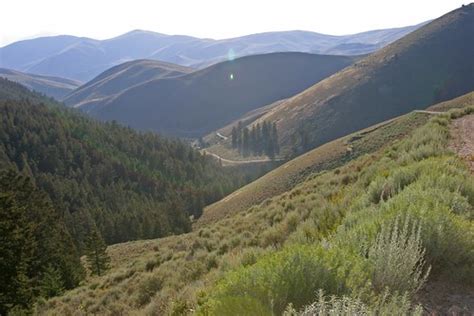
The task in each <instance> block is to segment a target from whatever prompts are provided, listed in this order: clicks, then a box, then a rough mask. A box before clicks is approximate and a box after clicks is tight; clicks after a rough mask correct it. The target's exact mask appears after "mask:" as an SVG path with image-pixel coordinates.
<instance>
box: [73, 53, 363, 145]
mask: <svg viewBox="0 0 474 316" xmlns="http://www.w3.org/2000/svg"><path fill="white" fill-rule="evenodd" d="M353 61H354V57H345V56H326V55H313V54H304V53H274V54H266V55H256V56H248V57H243V58H239V59H236V60H233V61H227V62H223V63H220V64H216V65H213V66H210V67H208V68H205V69H202V70H200V71H196V72H193V73H190V74H188V75H184V76H180V77H176V78H167V79H157V80H152V81H148V82H146V83H143V84H141V85H138V86H135V87H132V88H130V89H127V90H125V91H123V92H122V93H120V94H119V95H117V96H115V97H114V98H111V99H109V100H106V102H104V103H95V104H94V106H93V107H92V108H88V107H87V106H85V111H86V112H87V113H89V114H91V115H92V116H94V117H97V118H99V119H101V120H117V121H119V122H122V123H124V124H126V125H129V126H131V127H134V128H137V129H141V130H153V131H156V132H159V133H162V134H167V135H175V136H184V137H198V136H203V135H205V134H206V133H209V132H210V131H213V130H216V129H217V128H219V127H222V126H224V125H226V124H227V123H229V122H231V121H233V120H234V119H236V118H238V117H240V116H241V115H242V114H244V113H246V112H248V111H251V110H254V109H256V108H259V107H261V106H264V105H267V104H270V103H272V102H274V101H277V100H280V99H284V98H287V97H289V96H291V95H294V94H296V93H298V92H300V91H302V90H304V89H305V88H307V87H309V86H311V85H313V84H314V83H316V82H318V81H320V80H322V79H324V78H326V77H327V76H329V75H331V74H333V73H335V72H337V71H339V70H340V69H342V68H344V67H346V66H348V65H350V64H351V63H352V62H353ZM79 102H80V101H79ZM79 108H81V107H79Z"/></svg>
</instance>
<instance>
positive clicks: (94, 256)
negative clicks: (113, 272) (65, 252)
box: [86, 229, 110, 276]
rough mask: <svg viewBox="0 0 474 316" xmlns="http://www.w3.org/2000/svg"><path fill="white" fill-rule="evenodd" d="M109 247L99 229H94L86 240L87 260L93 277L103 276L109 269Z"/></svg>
mask: <svg viewBox="0 0 474 316" xmlns="http://www.w3.org/2000/svg"><path fill="white" fill-rule="evenodd" d="M106 250H107V245H106V244H105V242H104V240H103V239H102V236H101V235H100V233H99V231H98V230H97V229H92V232H91V233H90V235H89V237H88V238H87V240H86V258H87V263H88V265H89V269H90V271H91V274H92V275H98V276H101V275H103V274H104V273H105V271H106V270H107V269H108V268H109V262H110V257H109V256H108V255H107V252H106Z"/></svg>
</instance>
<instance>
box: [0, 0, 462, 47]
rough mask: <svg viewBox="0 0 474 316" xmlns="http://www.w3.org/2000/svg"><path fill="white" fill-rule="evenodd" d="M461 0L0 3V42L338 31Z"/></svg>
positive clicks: (434, 12) (408, 18) (420, 15)
mask: <svg viewBox="0 0 474 316" xmlns="http://www.w3.org/2000/svg"><path fill="white" fill-rule="evenodd" d="M463 3H464V4H468V3H469V0H465V1H462V0H461V1H460V0H390V1H388V0H187V1H185V0H167V1H165V0H80V1H77V0H75V1H69V0H1V4H0V8H1V18H0V46H4V45H6V44H9V43H11V42H14V41H17V40H21V39H26V38H33V37H39V36H48V35H58V34H69V35H76V36H86V37H91V38H97V39H106V38H110V37H114V36H117V35H120V34H122V33H125V32H128V31H131V30H134V29H143V30H149V31H155V32H160V33H166V34H185V35H192V36H197V37H209V38H216V39H221V38H229V37H234V36H241V35H246V34H252V33H260V32H268V31H282V30H308V31H315V32H319V33H326V34H334V35H342V34H351V33H358V32H362V31H367V30H372V29H380V28H390V27H399V26H407V25H413V24H417V23H420V22H423V21H426V20H429V19H433V18H436V17H439V16H440V15H442V14H444V13H447V12H448V11H451V10H454V9H456V8H458V7H460V6H461V5H462V4H463Z"/></svg>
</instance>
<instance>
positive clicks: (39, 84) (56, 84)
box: [0, 68, 82, 100]
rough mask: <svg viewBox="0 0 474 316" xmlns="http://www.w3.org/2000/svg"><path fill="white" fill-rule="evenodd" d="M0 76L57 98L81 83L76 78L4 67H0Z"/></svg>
mask: <svg viewBox="0 0 474 316" xmlns="http://www.w3.org/2000/svg"><path fill="white" fill-rule="evenodd" d="M0 77H2V78H6V79H8V80H11V81H15V82H17V83H20V84H22V85H23V86H25V87H27V88H28V89H30V90H35V91H37V92H40V93H43V94H45V95H47V96H50V97H53V98H55V99H57V100H62V98H63V97H64V96H66V95H67V94H69V93H71V92H72V91H73V90H75V89H77V88H78V87H79V86H80V85H81V84H82V83H81V82H79V81H76V80H71V79H66V78H60V77H53V76H42V75H35V74H30V73H22V72H20V71H16V70H12V69H6V68H0Z"/></svg>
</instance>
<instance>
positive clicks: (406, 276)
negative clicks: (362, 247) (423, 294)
mask: <svg viewBox="0 0 474 316" xmlns="http://www.w3.org/2000/svg"><path fill="white" fill-rule="evenodd" d="M399 223H400V221H399V218H397V219H396V220H395V222H394V223H393V224H392V225H390V224H389V225H384V226H383V227H382V230H381V232H380V233H379V234H378V236H377V238H376V239H375V242H374V243H373V245H372V246H371V247H370V248H369V249H368V258H369V261H370V263H371V264H372V265H373V274H372V285H373V288H374V290H375V291H376V292H377V293H381V292H382V291H383V290H384V289H385V288H388V289H390V291H391V292H398V293H408V295H412V294H414V293H415V292H417V291H418V290H419V289H420V288H421V287H422V286H423V285H424V283H425V281H426V279H427V278H428V274H429V271H430V268H428V269H426V271H423V270H424V263H425V261H424V254H425V250H424V249H423V247H422V244H421V240H420V226H419V225H418V224H417V223H416V222H414V221H413V222H411V221H410V218H409V217H408V218H406V219H405V221H404V224H403V226H401V227H400V226H399Z"/></svg>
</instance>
